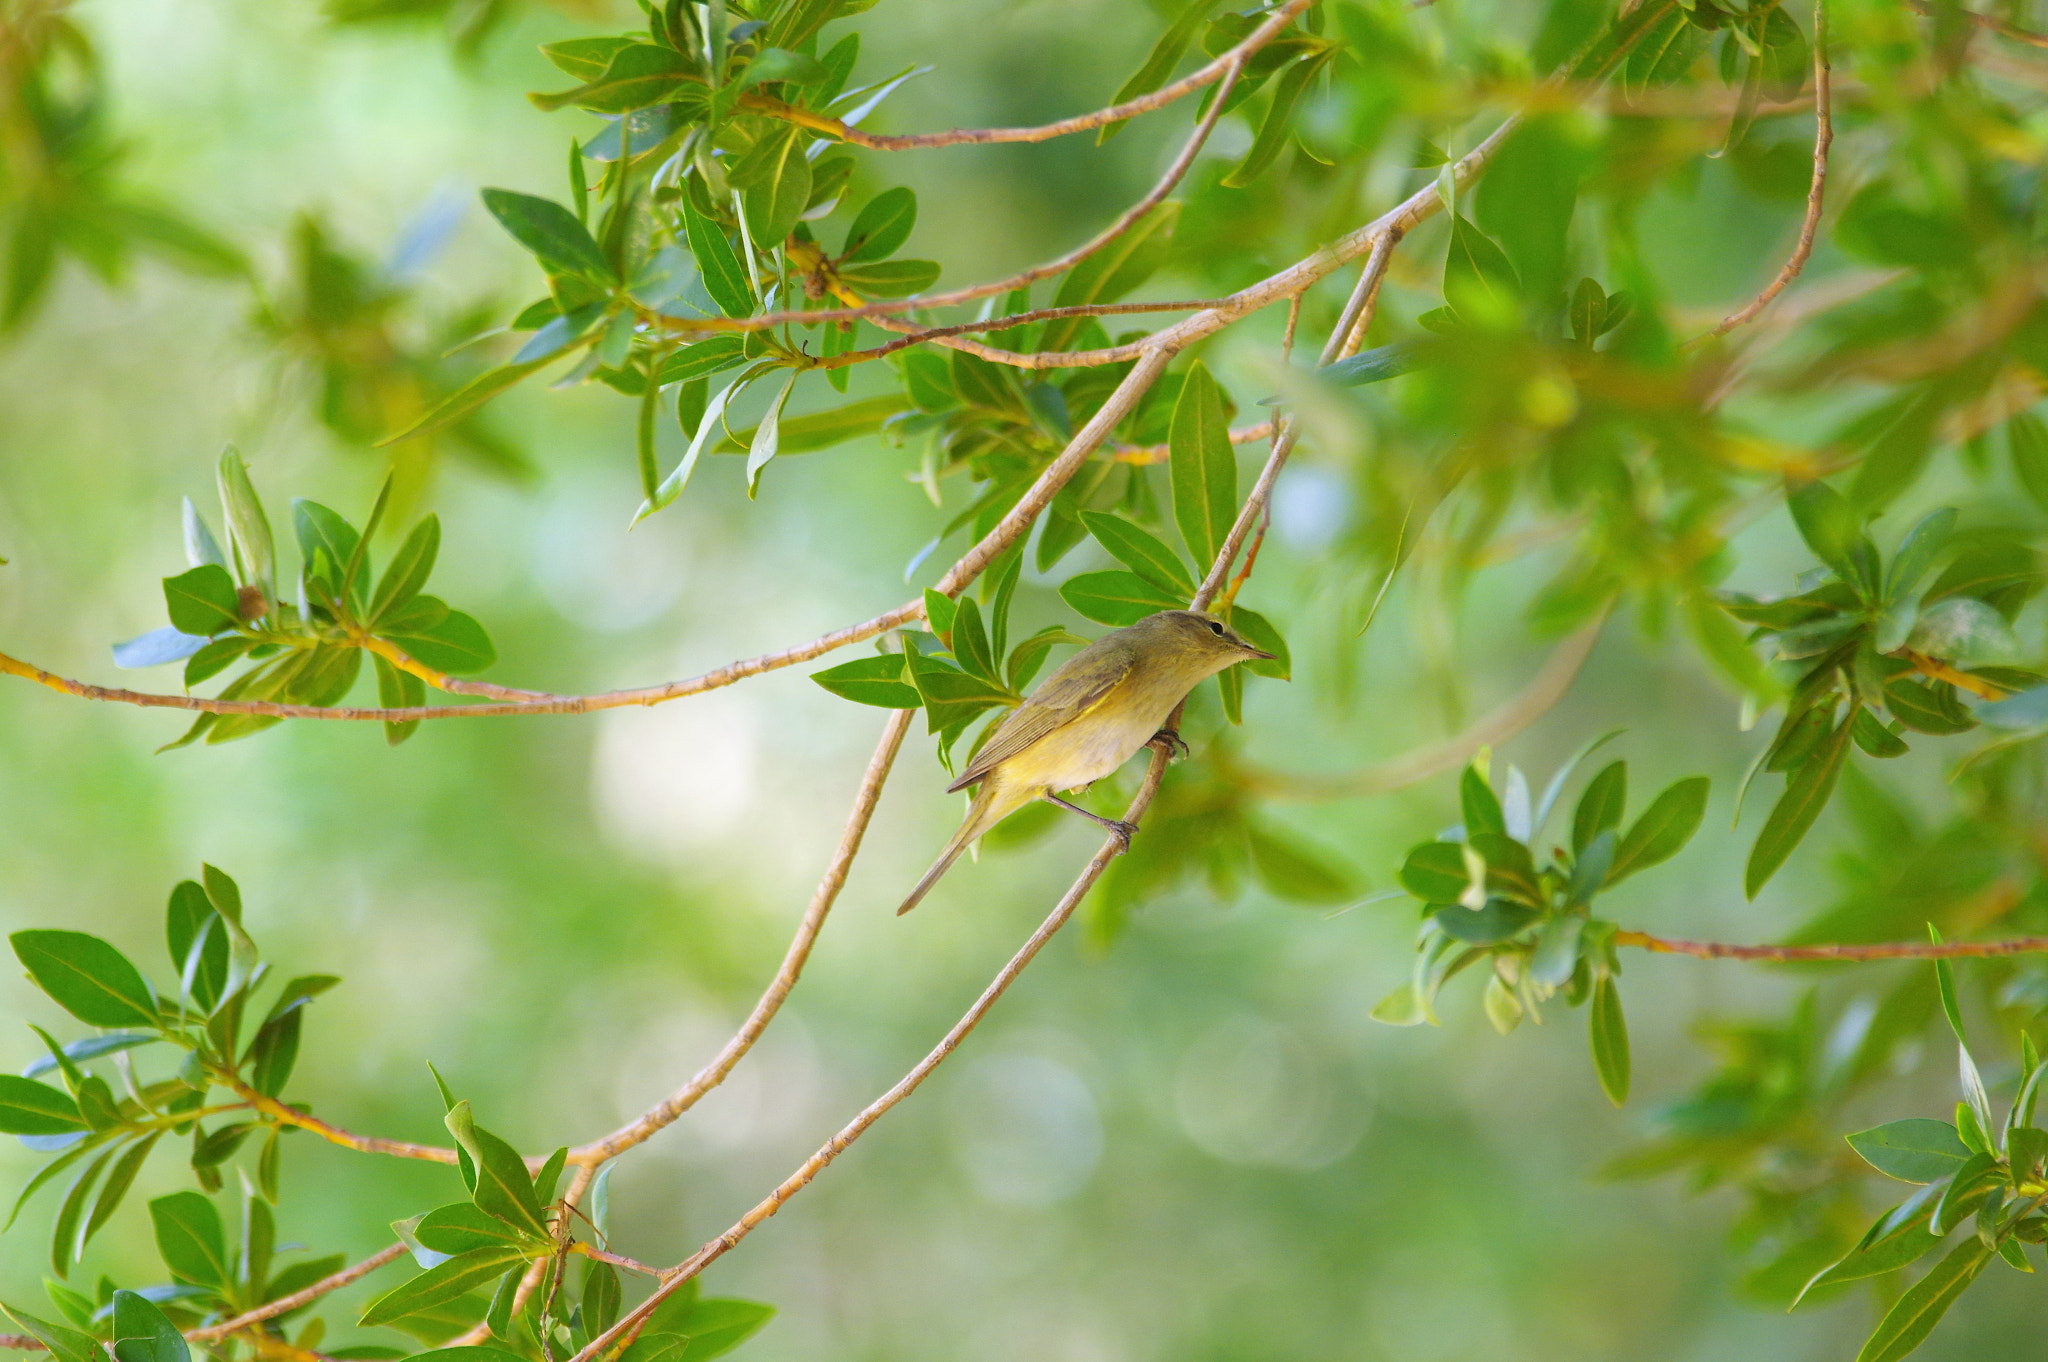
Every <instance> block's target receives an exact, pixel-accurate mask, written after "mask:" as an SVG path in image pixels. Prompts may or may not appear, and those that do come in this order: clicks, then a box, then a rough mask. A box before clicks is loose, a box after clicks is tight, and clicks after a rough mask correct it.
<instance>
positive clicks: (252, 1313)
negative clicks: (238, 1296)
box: [185, 1244, 406, 1343]
mask: <svg viewBox="0 0 2048 1362" xmlns="http://www.w3.org/2000/svg"><path fill="white" fill-rule="evenodd" d="M405 1251H406V1249H405V1245H404V1244H392V1245H390V1246H388V1247H386V1248H381V1249H378V1250H377V1251H376V1252H375V1253H373V1254H371V1255H370V1256H369V1257H367V1258H365V1259H363V1260H362V1261H361V1262H360V1263H355V1264H353V1265H351V1266H349V1267H345V1268H343V1269H342V1270H341V1271H339V1272H336V1273H332V1274H330V1275H329V1276H325V1277H322V1278H321V1279H320V1280H319V1281H317V1282H314V1283H313V1284H312V1285H311V1286H307V1287H303V1288H301V1289H300V1290H297V1291H294V1292H292V1293H291V1294H290V1295H289V1296H279V1297H278V1298H277V1299H276V1300H274V1301H270V1302H267V1303H265V1304H263V1305H259V1306H257V1307H256V1308H255V1309H254V1310H249V1311H246V1312H244V1313H242V1314H239V1315H236V1316H235V1317H234V1318H233V1319H228V1320H222V1321H221V1322H220V1323H219V1324H209V1325H207V1326H206V1327H205V1328H204V1329H193V1330H190V1331H189V1332H187V1333H186V1335H185V1337H186V1338H188V1339H190V1340H191V1341H192V1342H194V1343H214V1342H218V1341H219V1340H220V1339H223V1338H226V1337H227V1336H228V1335H229V1334H232V1333H234V1332H235V1331H236V1330H238V1329H246V1328H248V1327H249V1326H250V1325H252V1324H261V1323H262V1322H263V1321H264V1320H266V1319H275V1318H277V1316H279V1315H283V1314H288V1313H290V1312H291V1311H293V1310H296V1309H298V1308H299V1307H300V1306H302V1305H311V1304H312V1303H313V1302H314V1301H316V1300H319V1299H320V1298H321V1297H322V1296H324V1295H326V1294H328V1293H329V1292H331V1291H339V1290H341V1288H343V1287H344V1286H347V1285H348V1284H349V1283H351V1282H354V1281H357V1280H359V1279H361V1278H363V1277H367V1276H369V1275H370V1274H371V1273H372V1272H375V1271H376V1270H377V1269H378V1268H380V1267H382V1266H384V1265H385V1264H386V1263H390V1262H395V1261H397V1260H398V1259H399V1258H401V1257H403V1256H405Z"/></svg>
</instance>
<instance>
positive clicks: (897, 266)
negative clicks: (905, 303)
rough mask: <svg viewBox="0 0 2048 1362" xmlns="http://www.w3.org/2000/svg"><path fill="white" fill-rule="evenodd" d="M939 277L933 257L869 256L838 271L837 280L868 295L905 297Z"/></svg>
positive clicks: (937, 266)
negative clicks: (880, 257)
mask: <svg viewBox="0 0 2048 1362" xmlns="http://www.w3.org/2000/svg"><path fill="white" fill-rule="evenodd" d="M938 281H939V265H938V262H937V261H934V260H869V261H864V262H862V263H861V264H858V265H848V266H846V267H844V268H843V269H841V270H840V271H839V282H840V283H842V284H844V285H846V286H847V287H848V288H850V289H852V290H853V291H854V292H855V293H858V294H861V295H863V296H865V297H869V298H908V297H909V296H910V295H911V294H913V293H922V292H923V291H924V290H926V289H928V288H930V287H931V286H932V285H933V284H936V283H937V282H938Z"/></svg>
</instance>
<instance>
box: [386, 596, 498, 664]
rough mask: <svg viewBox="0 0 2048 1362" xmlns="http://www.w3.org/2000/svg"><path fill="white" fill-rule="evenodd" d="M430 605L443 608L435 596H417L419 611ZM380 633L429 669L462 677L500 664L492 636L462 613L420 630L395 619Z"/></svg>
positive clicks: (474, 620) (406, 621) (473, 619)
mask: <svg viewBox="0 0 2048 1362" xmlns="http://www.w3.org/2000/svg"><path fill="white" fill-rule="evenodd" d="M427 601H432V602H433V604H434V605H436V606H439V605H441V604H442V603H441V602H440V601H438V600H436V599H435V598H434V597H432V596H417V597H415V598H414V600H413V605H414V607H415V608H417V607H418V606H419V605H420V604H421V603H422V602H427ZM444 608H445V607H444ZM378 633H379V634H380V635H381V636H382V637H384V638H387V639H389V640H390V641H391V642H393V643H395V644H397V645H398V647H399V648H400V649H401V650H403V651H404V652H405V653H406V654H408V655H409V656H411V657H414V658H417V659H418V660H420V661H421V662H424V663H426V664H427V665H428V666H429V667H432V668H434V669H435V670H437V671H444V672H452V673H454V674H455V675H458V676H460V675H463V674H466V673H469V672H480V671H482V670H483V669H484V668H486V667H488V666H490V665H491V664H492V663H493V662H496V661H497V660H498V650H497V649H496V647H494V646H493V645H492V643H491V636H490V634H489V633H488V632H486V631H485V629H484V627H483V625H481V624H479V623H478V622H477V620H476V618H475V617H474V616H472V615H468V614H465V613H464V612H462V611H460V610H450V611H448V613H447V614H446V615H443V616H442V617H441V618H440V619H439V620H437V621H435V622H434V623H432V624H422V625H418V626H413V625H411V624H410V621H408V620H407V619H405V618H403V617H400V618H395V619H392V620H388V621H386V622H385V625H384V627H383V628H381V629H379V630H378Z"/></svg>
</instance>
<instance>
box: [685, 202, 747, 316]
mask: <svg viewBox="0 0 2048 1362" xmlns="http://www.w3.org/2000/svg"><path fill="white" fill-rule="evenodd" d="M683 230H684V232H685V233H686V234H687V235H688V237H689V240H690V254H691V255H694V256H695V257H697V268H698V269H699V270H700V271H702V272H703V275H704V287H705V289H706V290H707V291H708V292H709V293H710V294H711V297H712V300H713V301H714V302H716V303H717V304H718V306H719V307H720V308H721V309H722V310H723V311H724V312H725V315H726V316H728V317H745V316H750V315H751V314H752V313H753V311H754V290H753V286H752V285H751V284H750V283H748V276H747V270H746V267H745V266H744V265H742V264H741V263H740V258H739V256H738V255H737V254H735V253H734V251H733V248H732V243H731V242H729V241H727V240H726V239H725V233H724V231H722V230H721V229H720V228H719V226H718V224H717V223H715V222H713V221H711V219H709V218H707V217H705V216H704V215H703V214H702V213H699V212H698V211H697V210H696V208H695V207H694V206H692V205H691V203H690V200H689V196H688V195H685V196H684V198H683Z"/></svg>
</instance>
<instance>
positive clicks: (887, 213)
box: [839, 187, 917, 264]
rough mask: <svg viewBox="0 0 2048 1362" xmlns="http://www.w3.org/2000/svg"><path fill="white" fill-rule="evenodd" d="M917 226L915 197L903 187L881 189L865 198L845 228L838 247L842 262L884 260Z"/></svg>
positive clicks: (894, 252)
mask: <svg viewBox="0 0 2048 1362" xmlns="http://www.w3.org/2000/svg"><path fill="white" fill-rule="evenodd" d="M916 225H917V194H916V192H915V191H913V190H910V189H905V188H901V187H899V188H896V189H885V190H883V191H882V192H881V193H879V194H877V195H875V196H874V197H873V198H872V199H869V200H868V201H867V203H866V205H864V206H863V207H862V208H861V210H860V212H859V213H858V214H856V215H855V216H854V219H853V226H851V227H849V228H847V229H846V244H845V245H844V246H842V247H841V248H840V251H839V258H840V260H841V261H842V262H845V263H848V264H853V263H856V262H859V261H862V260H886V259H888V258H889V257H890V256H892V255H894V254H896V252H897V251H899V250H901V249H902V248H903V243H904V242H906V241H908V240H910V230H911V228H913V227H915V226H916Z"/></svg>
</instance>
